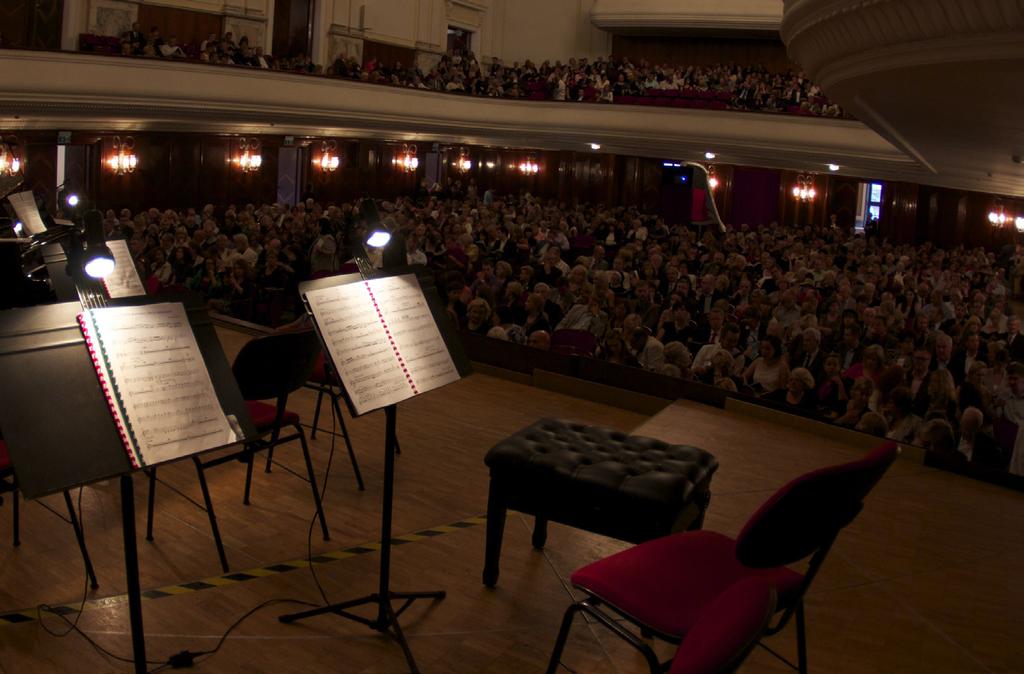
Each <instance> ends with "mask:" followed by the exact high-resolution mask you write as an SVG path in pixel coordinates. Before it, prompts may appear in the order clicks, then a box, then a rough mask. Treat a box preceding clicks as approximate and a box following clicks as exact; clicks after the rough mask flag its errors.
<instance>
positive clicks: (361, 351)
mask: <svg viewBox="0 0 1024 674" xmlns="http://www.w3.org/2000/svg"><path fill="white" fill-rule="evenodd" d="M306 299H307V300H308V301H309V306H310V308H311V309H312V310H313V315H314V316H315V317H316V322H317V325H318V327H319V328H320V335H321V337H323V340H324V343H325V344H327V350H328V352H329V353H330V355H331V361H332V362H333V363H334V365H335V367H337V369H338V376H339V377H340V378H341V382H342V384H344V386H345V390H346V391H347V392H348V396H349V399H350V400H351V401H352V405H353V407H355V410H356V413H357V414H364V413H366V412H369V411H371V410H375V409H378V408H380V407H384V406H386V405H391V404H393V403H397V402H400V401H402V400H405V399H406V398H409V397H411V396H412V389H411V388H410V386H409V383H408V381H407V380H406V377H405V374H404V373H403V372H402V366H401V364H400V363H399V361H398V358H397V357H396V356H395V351H394V349H393V348H392V346H391V343H390V341H389V340H388V335H387V332H386V331H385V329H384V326H383V325H382V324H381V320H380V316H379V315H378V314H377V310H376V309H375V308H374V305H373V301H372V300H371V298H370V293H369V291H368V290H367V287H366V285H365V283H363V282H358V283H346V284H344V285H338V286H332V287H330V288H321V289H319V290H313V291H310V292H308V293H306Z"/></svg>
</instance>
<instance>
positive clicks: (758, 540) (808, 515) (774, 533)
mask: <svg viewBox="0 0 1024 674" xmlns="http://www.w3.org/2000/svg"><path fill="white" fill-rule="evenodd" d="M899 452H900V450H899V448H898V447H897V446H896V444H895V443H893V442H887V443H885V444H883V445H882V446H880V447H878V448H876V449H874V450H872V451H871V452H869V453H868V454H867V455H865V456H864V457H863V458H861V459H858V460H857V461H852V462H850V463H844V464H841V465H838V466H830V467H828V468H821V469H819V470H815V471H812V472H810V473H807V474H805V475H801V476H800V477H798V478H796V479H794V480H792V481H790V482H789V483H788V484H787V485H785V486H784V487H782V488H781V489H779V490H778V491H777V492H775V494H774V495H773V496H772V497H771V498H769V499H768V500H767V501H765V502H764V503H763V504H762V505H761V507H760V508H758V509H757V512H755V513H754V514H753V515H752V516H751V517H750V519H749V520H747V523H746V525H744V527H743V531H741V532H740V535H739V536H738V537H737V539H736V558H737V559H738V560H739V561H740V562H741V563H742V564H744V565H745V566H749V567H755V568H770V567H776V566H784V565H786V564H793V563H794V562H798V561H800V560H802V559H805V558H807V557H809V556H810V555H812V554H813V553H815V552H816V551H818V550H820V549H823V548H827V547H828V546H829V545H831V543H832V541H833V540H835V537H836V535H837V534H838V533H839V531H840V530H841V529H842V528H843V527H845V526H846V525H848V524H849V523H850V522H852V521H853V519H854V518H855V517H856V516H857V514H858V513H859V512H860V510H861V507H862V506H863V503H864V498H865V497H866V496H867V495H868V492H870V491H871V489H872V488H873V487H874V486H875V485H876V484H877V483H878V481H879V480H880V479H882V475H884V474H885V471H886V470H888V469H889V466H891V465H892V463H893V461H895V460H896V457H897V456H898V455H899Z"/></svg>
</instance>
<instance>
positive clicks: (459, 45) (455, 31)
mask: <svg viewBox="0 0 1024 674" xmlns="http://www.w3.org/2000/svg"><path fill="white" fill-rule="evenodd" d="M470 51H473V31H471V30H466V29H465V28H459V27H458V26H448V53H449V54H459V55H460V56H461V55H463V54H465V53H467V52H470Z"/></svg>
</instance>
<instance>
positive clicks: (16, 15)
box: [0, 0, 35, 47]
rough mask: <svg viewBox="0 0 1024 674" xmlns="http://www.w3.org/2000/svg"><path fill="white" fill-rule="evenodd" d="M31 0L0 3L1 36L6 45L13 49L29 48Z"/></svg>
mask: <svg viewBox="0 0 1024 674" xmlns="http://www.w3.org/2000/svg"><path fill="white" fill-rule="evenodd" d="M33 4H35V3H34V2H30V1H29V0H9V1H5V2H0V35H2V36H3V39H4V44H5V45H8V46H11V47H27V46H29V29H28V25H29V21H30V20H31V19H30V17H31V14H32V5H33Z"/></svg>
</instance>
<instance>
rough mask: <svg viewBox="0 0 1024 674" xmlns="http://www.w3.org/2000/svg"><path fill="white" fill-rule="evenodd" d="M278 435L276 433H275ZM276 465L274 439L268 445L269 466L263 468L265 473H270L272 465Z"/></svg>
mask: <svg viewBox="0 0 1024 674" xmlns="http://www.w3.org/2000/svg"><path fill="white" fill-rule="evenodd" d="M275 436H276V434H275ZM273 465H274V440H273V439H272V440H271V441H270V446H269V447H267V466H266V468H264V469H263V472H264V473H269V472H270V468H271V466H273Z"/></svg>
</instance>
